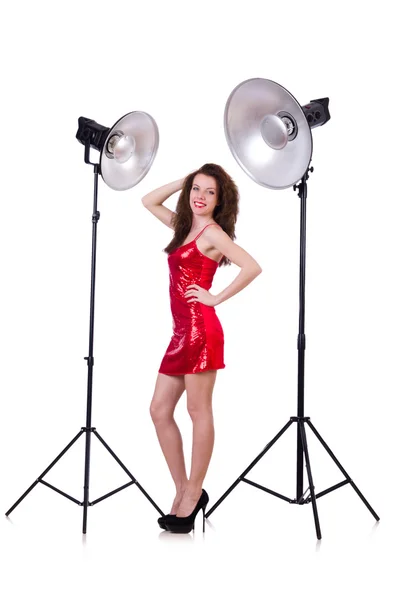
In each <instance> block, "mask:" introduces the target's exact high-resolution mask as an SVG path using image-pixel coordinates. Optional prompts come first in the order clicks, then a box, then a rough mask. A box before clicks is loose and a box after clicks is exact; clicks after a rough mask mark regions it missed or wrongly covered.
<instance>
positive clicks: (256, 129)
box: [206, 78, 379, 539]
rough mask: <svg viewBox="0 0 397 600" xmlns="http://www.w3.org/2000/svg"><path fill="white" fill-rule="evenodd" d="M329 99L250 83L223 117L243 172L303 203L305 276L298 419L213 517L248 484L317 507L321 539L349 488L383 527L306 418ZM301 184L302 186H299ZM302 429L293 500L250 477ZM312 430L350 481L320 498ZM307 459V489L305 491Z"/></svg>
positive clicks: (301, 280)
mask: <svg viewBox="0 0 397 600" xmlns="http://www.w3.org/2000/svg"><path fill="white" fill-rule="evenodd" d="M328 102H329V100H328V98H321V99H318V100H312V101H310V102H309V103H308V104H305V105H303V106H301V105H300V104H299V103H298V101H297V100H296V99H295V98H294V96H292V94H290V92H288V91H287V90H286V89H285V88H283V87H282V86H281V85H279V84H277V83H275V82H274V81H270V80H268V79H260V78H255V79H248V80H247V81H244V82H243V83H241V84H240V85H238V86H237V87H236V88H235V89H234V90H233V91H232V93H231V94H230V96H229V98H228V100H227V103H226V107H225V115H224V128H225V135H226V140H227V143H228V145H229V148H230V150H231V152H232V154H233V156H234V158H235V159H236V161H237V162H238V164H239V165H240V167H241V168H242V169H243V170H244V171H245V173H247V175H249V177H251V178H252V179H253V180H254V181H255V182H256V183H258V184H259V185H262V186H265V187H267V188H271V189H275V190H281V189H285V188H288V187H291V186H293V189H294V190H298V196H299V198H300V200H301V210H300V217H301V220H300V270H299V334H298V344H297V346H298V415H297V416H296V417H291V418H290V420H289V421H288V423H287V424H286V425H285V426H284V427H283V428H282V429H281V430H280V431H279V432H278V434H277V435H276V436H275V437H274V438H273V439H272V440H271V441H270V442H269V443H268V444H267V445H266V446H265V448H264V449H263V451H262V452H261V453H260V454H259V455H258V456H257V457H256V458H255V459H254V460H253V461H252V462H251V464H250V465H249V466H248V467H247V468H246V469H245V470H244V471H243V473H241V475H240V476H239V477H238V478H237V479H236V481H235V482H234V483H233V484H232V485H231V486H230V488H229V489H228V490H227V491H226V492H225V493H224V494H223V496H222V497H221V498H220V499H219V500H218V501H217V502H216V503H215V504H214V506H213V507H212V508H211V509H210V510H209V511H208V513H207V514H206V517H209V516H210V515H211V514H212V513H213V511H214V510H215V509H216V508H217V507H218V506H219V505H220V503H221V502H223V500H224V499H225V498H226V497H227V496H228V495H229V494H230V492H231V491H232V490H233V489H234V488H235V487H236V486H237V485H238V484H239V483H240V482H244V483H248V484H250V485H252V486H254V487H256V488H259V489H261V490H263V491H265V492H267V493H269V494H272V495H273V496H276V497H277V498H280V499H281V500H285V501H286V502H289V503H290V504H300V505H303V504H308V503H311V504H312V508H313V515H314V522H315V528H316V534H317V538H318V539H321V529H320V522H319V518H318V511H317V502H316V500H317V499H318V498H320V497H321V496H324V495H325V494H328V493H329V492H332V491H334V490H336V489H338V488H340V487H342V486H344V485H347V484H350V485H351V486H352V487H353V489H354V490H355V492H356V493H357V494H358V496H359V497H360V498H361V500H362V501H363V503H364V504H365V506H366V507H367V508H368V510H369V511H370V512H371V513H372V515H373V516H374V517H375V519H376V520H377V521H378V520H379V517H378V515H377V514H376V512H375V511H374V510H373V508H372V507H371V506H370V504H369V503H368V502H367V500H366V499H365V498H364V496H363V495H362V493H361V492H360V490H359V489H358V487H357V486H356V484H355V483H354V482H353V480H352V478H351V477H350V476H349V475H348V473H347V472H346V470H345V469H344V468H343V467H342V465H341V464H340V462H339V461H338V460H337V458H336V457H335V455H334V454H333V452H332V450H331V449H330V448H329V446H328V445H327V444H326V443H325V441H324V440H323V438H322V437H321V436H320V434H319V433H318V431H317V429H315V427H314V425H313V424H312V422H311V420H310V417H305V415H304V367H305V348H306V336H305V280H306V273H305V271H306V198H307V180H308V178H309V171H311V172H312V171H313V167H309V165H310V162H311V159H312V150H313V143H312V135H311V130H312V129H313V128H315V127H318V126H320V125H324V123H327V122H328V121H329V119H330V114H329V111H328ZM299 180H300V183H299V184H298V185H297V183H298V181H299ZM292 423H296V424H297V429H298V431H297V456H296V497H295V498H289V497H287V496H284V495H282V494H279V493H278V492H275V491H274V490H270V489H268V488H266V487H263V486H262V485H259V484H258V483H256V482H253V481H251V480H249V479H247V477H246V475H247V474H248V473H249V471H250V470H251V469H252V468H253V467H254V466H255V465H256V464H257V463H258V462H259V460H260V459H261V458H262V457H263V456H264V455H265V454H266V453H267V452H268V451H269V450H270V448H271V447H272V446H273V445H274V444H275V443H276V441H277V440H278V439H279V438H280V437H281V436H282V435H283V434H284V433H285V432H286V431H287V429H288V428H289V427H290V426H291V425H292ZM305 425H308V426H309V427H310V429H311V430H312V432H313V433H314V435H315V436H316V437H317V439H318V440H319V442H320V443H321V444H322V446H323V447H324V448H325V450H326V451H327V452H328V454H329V455H330V457H331V458H332V460H333V461H334V462H335V463H336V465H337V466H338V468H339V470H340V471H341V472H342V473H343V475H344V477H345V479H344V480H343V481H342V482H340V483H337V484H335V485H333V486H332V487H330V488H328V489H326V490H323V491H321V492H319V493H315V486H314V482H313V477H312V472H311V467H310V459H309V450H308V445H307V438H306V432H305ZM304 459H305V462H306V470H307V478H308V487H307V489H306V490H304V489H303V476H304Z"/></svg>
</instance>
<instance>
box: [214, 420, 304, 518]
mask: <svg viewBox="0 0 397 600" xmlns="http://www.w3.org/2000/svg"><path fill="white" fill-rule="evenodd" d="M292 423H293V420H292V419H291V420H290V421H288V423H287V424H286V425H284V427H283V428H282V429H281V430H280V431H279V432H278V434H277V435H275V436H274V438H273V439H272V440H271V441H270V442H269V443H268V444H267V445H266V446H265V447H264V449H263V450H262V452H261V453H260V454H258V456H257V457H256V458H255V460H253V461H252V463H251V464H250V465H249V466H248V467H247V468H246V469H245V471H244V472H243V473H241V475H240V477H238V479H236V481H235V482H234V483H232V485H231V486H230V488H229V489H228V490H227V491H226V492H225V493H224V494H223V496H221V498H219V500H218V501H217V502H216V503H215V504H214V506H213V507H212V508H211V509H210V510H209V511H208V512H207V514H206V515H205V516H206V517H209V516H210V514H212V513H213V512H214V510H215V509H216V508H218V506H219V505H220V503H221V502H223V500H224V499H225V498H226V497H227V496H228V495H229V494H230V492H231V491H233V490H234V488H235V487H236V486H237V485H238V484H239V483H240V481H241V480H242V478H243V477H245V476H246V475H247V473H249V471H251V469H252V468H253V467H254V466H255V465H256V463H257V462H259V461H260V459H261V458H262V456H263V455H264V454H266V452H267V451H268V450H270V448H271V447H272V446H273V444H275V443H276V442H277V440H278V439H279V438H280V437H281V436H282V435H283V433H285V432H286V431H287V429H288V427H290V425H292Z"/></svg>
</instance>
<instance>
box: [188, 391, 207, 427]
mask: <svg viewBox="0 0 397 600" xmlns="http://www.w3.org/2000/svg"><path fill="white" fill-rule="evenodd" d="M187 411H188V413H189V415H190V418H191V419H192V421H197V420H202V419H212V406H211V400H210V399H209V400H208V399H207V400H205V399H204V398H202V397H201V398H193V399H192V398H190V399H189V398H188V401H187Z"/></svg>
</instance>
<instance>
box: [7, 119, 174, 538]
mask: <svg viewBox="0 0 397 600" xmlns="http://www.w3.org/2000/svg"><path fill="white" fill-rule="evenodd" d="M76 138H77V139H78V141H79V142H80V143H81V144H83V145H84V149H85V150H84V160H85V162H86V163H87V164H90V165H93V167H94V209H93V214H92V254H91V287H90V290H91V296H90V325H89V345H88V356H86V357H85V358H84V360H86V361H87V367H88V379H87V407H86V425H85V427H82V428H81V430H80V432H79V433H78V434H77V435H76V436H75V437H74V438H73V439H72V441H71V442H70V443H69V444H68V445H67V446H66V447H65V448H64V449H63V450H62V452H61V453H60V454H58V456H57V457H56V458H55V459H54V460H53V461H52V463H51V464H50V465H49V466H48V467H47V468H46V469H45V470H44V471H43V472H42V473H41V475H39V477H38V478H37V479H36V480H35V481H34V482H33V484H32V485H31V486H30V487H29V488H28V489H27V490H26V492H25V493H24V494H22V496H21V497H20V498H19V499H18V500H17V501H16V502H15V504H13V506H12V507H11V508H10V509H9V510H8V511H7V512H6V515H7V516H8V515H9V514H10V513H11V512H12V511H13V510H14V509H15V508H16V507H17V506H18V504H19V503H20V502H22V500H23V499H24V498H25V497H26V496H27V495H28V494H29V492H31V491H32V490H33V488H34V487H35V486H36V485H37V484H38V483H42V484H43V485H45V486H46V487H48V488H50V489H52V490H53V491H55V492H58V493H59V494H61V495H62V496H63V497H65V498H67V499H68V500H71V501H72V502H74V503H76V504H78V505H79V506H82V507H83V533H86V531H87V511H88V507H89V506H93V505H94V504H97V503H98V502H101V501H102V500H105V499H106V498H109V497H110V496H113V495H114V494H116V493H117V492H120V491H121V490H124V489H125V488H127V487H129V486H131V485H133V484H135V485H136V486H137V488H138V489H139V490H140V491H141V492H142V493H143V494H144V496H145V497H146V498H147V499H148V500H149V502H151V504H152V505H153V506H154V508H155V509H156V510H157V511H158V512H159V513H160V515H161V516H164V513H163V511H162V510H161V509H160V508H159V507H158V506H157V504H156V503H155V502H154V501H153V500H152V498H151V497H150V496H149V494H148V493H147V492H146V491H145V490H144V489H143V487H142V486H141V485H140V483H139V482H138V481H137V479H136V478H135V477H134V476H133V475H132V473H131V472H130V471H129V470H128V469H127V467H126V466H125V465H124V464H123V463H122V462H121V460H120V459H119V458H118V456H117V455H116V454H115V453H114V452H113V450H112V449H111V448H110V447H109V446H108V444H107V443H106V442H105V440H104V439H103V438H102V437H101V436H100V435H99V433H98V432H97V430H96V428H95V427H92V425H91V416H92V383H93V369H94V308H95V275H96V245H97V224H98V221H99V218H100V213H99V211H98V209H97V203H98V175H99V174H101V175H102V178H103V180H104V182H105V183H106V184H107V185H108V186H109V187H111V188H112V189H114V190H127V189H129V188H132V187H133V186H135V185H136V184H137V183H139V182H140V181H141V179H143V177H145V175H146V173H147V172H148V171H149V169H150V167H151V165H152V163H153V160H154V158H155V156H156V153H157V149H158V145H159V134H158V129H157V125H156V123H155V121H154V119H152V117H151V116H150V115H148V114H147V113H145V112H139V111H136V112H131V113H128V114H127V115H125V116H124V117H122V118H121V119H119V120H118V121H117V122H116V123H115V124H114V125H113V127H110V128H109V127H104V126H103V125H99V124H98V123H97V122H96V121H94V120H92V119H87V118H85V117H80V118H79V120H78V131H77V134H76ZM91 148H93V149H95V150H98V151H99V152H100V161H99V163H93V162H91V160H90V150H91ZM83 434H85V466H84V486H83V489H84V498H83V499H82V500H79V499H77V498H74V497H73V496H71V495H69V494H67V493H65V492H64V491H62V490H60V489H59V488H57V487H55V486H54V485H52V484H51V483H49V482H47V481H45V480H44V477H45V475H46V474H47V473H48V472H49V471H50V470H51V469H52V468H53V467H54V466H55V465H56V463H57V462H58V461H59V460H60V459H61V458H62V456H64V454H66V452H67V451H68V450H69V449H70V448H71V447H72V446H73V444H74V443H75V442H76V441H77V440H78V439H79V438H80V436H82V435H83ZM91 434H94V435H95V436H96V438H97V439H98V440H99V441H100V442H101V443H102V445H103V446H104V447H105V448H106V450H107V451H108V452H109V453H110V454H111V456H112V457H113V458H114V460H115V461H116V462H117V463H118V464H119V466H120V467H121V468H122V469H123V470H124V472H125V473H126V474H127V475H128V478H129V481H128V483H125V484H124V485H122V486H121V487H118V488H117V489H115V490H112V491H111V492H108V493H107V494H105V495H104V496H101V497H100V498H97V499H95V500H92V501H91V500H90V498H89V483H90V457H91Z"/></svg>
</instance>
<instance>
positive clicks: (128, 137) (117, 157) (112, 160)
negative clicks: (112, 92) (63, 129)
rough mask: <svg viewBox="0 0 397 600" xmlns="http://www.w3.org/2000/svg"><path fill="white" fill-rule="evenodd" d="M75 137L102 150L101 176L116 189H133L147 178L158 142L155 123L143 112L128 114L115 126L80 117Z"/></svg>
mask: <svg viewBox="0 0 397 600" xmlns="http://www.w3.org/2000/svg"><path fill="white" fill-rule="evenodd" d="M76 138H77V139H78V140H79V142H81V143H82V144H84V146H86V144H87V142H88V143H89V145H90V147H91V148H95V150H98V151H99V152H100V160H99V162H100V172H101V175H102V178H103V180H104V182H105V183H106V184H107V185H108V186H109V187H111V188H112V189H114V190H117V191H123V190H128V189H129V188H132V187H134V186H135V185H137V183H139V182H140V181H141V179H143V178H144V177H145V175H146V173H147V172H148V171H149V169H150V167H151V166H152V163H153V161H154V158H155V156H156V153H157V149H158V145H159V133H158V129H157V125H156V122H155V121H154V119H153V118H152V117H151V116H150V115H148V114H147V113H145V112H141V111H135V112H130V113H128V114H127V115H125V116H124V117H122V118H121V119H119V120H118V121H117V122H116V123H115V124H114V125H113V127H104V126H103V125H99V124H98V123H96V121H93V120H92V119H87V118H85V117H80V118H79V128H78V130H77V134H76Z"/></svg>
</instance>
